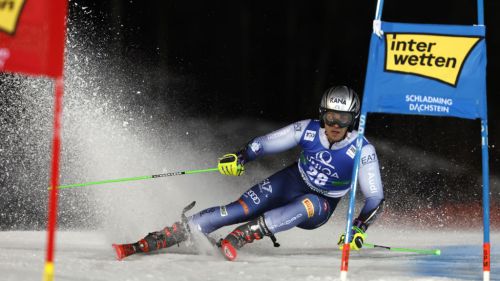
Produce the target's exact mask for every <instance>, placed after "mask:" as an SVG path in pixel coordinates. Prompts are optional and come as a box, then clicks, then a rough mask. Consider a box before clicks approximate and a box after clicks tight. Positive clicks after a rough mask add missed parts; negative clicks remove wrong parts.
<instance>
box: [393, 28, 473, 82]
mask: <svg viewBox="0 0 500 281" xmlns="http://www.w3.org/2000/svg"><path fill="white" fill-rule="evenodd" d="M479 40H481V38H480V37H461V36H449V35H431V34H406V33H386V34H385V42H386V53H385V54H386V55H385V70H386V71H394V72H401V73H411V74H415V75H420V76H424V77H427V78H431V79H435V80H438V81H441V82H444V83H447V84H449V85H451V86H453V87H455V86H456V85H457V82H458V75H459V74H460V72H461V70H462V67H463V64H464V62H465V60H466V59H467V56H468V55H469V53H470V52H471V51H472V49H473V48H474V46H475V45H476V44H477V42H479Z"/></svg>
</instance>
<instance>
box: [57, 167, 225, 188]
mask: <svg viewBox="0 0 500 281" xmlns="http://www.w3.org/2000/svg"><path fill="white" fill-rule="evenodd" d="M218 170H219V169H218V168H210V169H202V170H188V171H181V172H171V173H164V174H157V175H150V176H140V177H132V178H121V179H111V180H102V181H93V182H84V183H75V184H67V185H60V186H58V187H57V188H58V189H63V188H73V187H79V186H89V185H98V184H105V183H114V182H126V181H138V180H147V179H156V178H163V177H171V176H180V175H190V174H198V173H207V172H214V171H218ZM50 189H52V188H51V187H49V190H50Z"/></svg>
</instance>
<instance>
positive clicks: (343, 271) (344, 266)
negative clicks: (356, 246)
mask: <svg viewBox="0 0 500 281" xmlns="http://www.w3.org/2000/svg"><path fill="white" fill-rule="evenodd" d="M365 124H366V112H365V111H361V116H360V117H359V127H358V137H357V139H356V154H355V157H354V167H353V169H352V180H351V191H350V193H349V209H348V211H347V224H346V230H345V240H344V246H343V247H342V263H341V265H340V280H342V281H345V280H347V270H348V268H349V251H350V245H349V240H350V239H351V237H350V236H351V228H352V218H353V214H354V210H355V208H354V207H355V203H356V188H357V186H358V171H359V162H360V158H361V148H362V146H363V137H364V132H365Z"/></svg>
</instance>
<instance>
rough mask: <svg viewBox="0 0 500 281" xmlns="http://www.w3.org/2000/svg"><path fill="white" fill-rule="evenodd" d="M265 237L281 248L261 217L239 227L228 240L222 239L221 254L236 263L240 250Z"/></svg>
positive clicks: (227, 237) (230, 234)
mask: <svg viewBox="0 0 500 281" xmlns="http://www.w3.org/2000/svg"><path fill="white" fill-rule="evenodd" d="M264 236H270V237H271V239H272V240H273V243H274V246H275V247H279V244H278V243H276V238H275V237H274V235H273V234H272V233H271V232H270V231H269V229H268V228H267V226H266V223H265V221H264V217H263V216H261V217H259V218H257V219H255V220H253V221H250V222H247V223H246V224H243V225H240V226H238V227H237V228H236V229H235V230H233V232H231V233H229V235H228V236H226V238H224V239H222V240H221V241H220V243H219V245H220V249H221V253H222V255H224V257H225V258H226V259H227V260H228V261H234V260H235V259H236V257H237V256H238V249H240V248H241V247H243V246H244V245H246V244H248V243H252V242H253V241H254V240H260V239H262V238H263V237H264Z"/></svg>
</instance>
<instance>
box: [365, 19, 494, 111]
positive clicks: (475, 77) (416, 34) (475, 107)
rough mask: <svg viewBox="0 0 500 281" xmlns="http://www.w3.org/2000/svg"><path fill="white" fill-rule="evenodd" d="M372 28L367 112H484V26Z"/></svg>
mask: <svg viewBox="0 0 500 281" xmlns="http://www.w3.org/2000/svg"><path fill="white" fill-rule="evenodd" d="M382 30H383V32H384V33H383V35H382V36H381V37H378V36H377V35H376V34H374V33H372V35H371V41H370V53H369V58H368V68H367V74H366V85H365V93H364V97H363V99H364V102H363V107H365V108H364V110H366V112H379V113H382V112H384V113H398V114H413V115H434V116H453V117H459V118H467V119H476V118H486V42H485V39H484V37H485V27H484V26H458V25H436V24H406V23H389V22H382Z"/></svg>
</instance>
